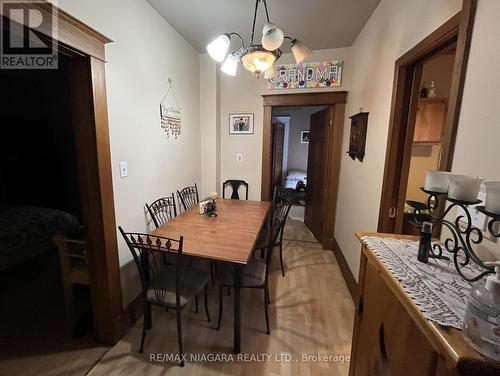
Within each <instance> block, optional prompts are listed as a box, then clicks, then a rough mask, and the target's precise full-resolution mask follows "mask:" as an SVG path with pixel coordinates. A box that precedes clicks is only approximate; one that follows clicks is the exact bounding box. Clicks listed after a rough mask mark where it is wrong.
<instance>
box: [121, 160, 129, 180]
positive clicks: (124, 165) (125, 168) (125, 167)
mask: <svg viewBox="0 0 500 376" xmlns="http://www.w3.org/2000/svg"><path fill="white" fill-rule="evenodd" d="M127 176H128V164H127V162H120V177H121V178H126V177H127Z"/></svg>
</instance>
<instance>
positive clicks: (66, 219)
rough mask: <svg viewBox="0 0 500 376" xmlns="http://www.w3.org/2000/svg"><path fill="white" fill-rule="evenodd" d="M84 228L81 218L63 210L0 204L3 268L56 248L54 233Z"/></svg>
mask: <svg viewBox="0 0 500 376" xmlns="http://www.w3.org/2000/svg"><path fill="white" fill-rule="evenodd" d="M81 232H82V227H81V225H80V223H79V221H78V219H77V218H76V217H75V216H73V215H71V214H69V213H66V212H64V211H61V210H55V209H48V208H41V207H36V206H17V205H1V204H0V270H4V269H7V268H9V267H11V266H14V265H16V264H19V263H22V262H24V261H27V260H29V259H31V258H33V257H35V256H37V255H40V254H43V253H45V252H47V251H49V250H50V249H53V248H54V245H53V243H52V237H53V236H54V235H57V234H67V235H69V236H75V235H78V234H80V233H81Z"/></svg>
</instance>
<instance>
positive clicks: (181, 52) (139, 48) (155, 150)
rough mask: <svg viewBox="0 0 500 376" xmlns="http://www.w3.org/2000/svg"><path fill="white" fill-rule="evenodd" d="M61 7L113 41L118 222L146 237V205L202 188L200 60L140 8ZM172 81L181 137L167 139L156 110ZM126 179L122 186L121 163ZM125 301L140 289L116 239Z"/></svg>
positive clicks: (125, 4)
mask: <svg viewBox="0 0 500 376" xmlns="http://www.w3.org/2000/svg"><path fill="white" fill-rule="evenodd" d="M59 6H60V7H61V8H62V9H63V10H66V11H67V12H69V13H70V14H72V15H73V16H75V17H76V18H79V19H80V20H82V21H83V22H85V23H86V24H88V25H89V26H91V27H93V28H95V29H96V30H98V31H100V32H101V33H103V34H105V35H106V36H108V37H109V38H111V39H112V40H113V43H110V44H109V45H108V46H107V47H106V59H107V63H106V84H107V94H108V113H109V129H110V141H111V163H112V170H113V186H114V195H115V208H116V222H117V224H119V225H122V226H123V227H124V228H125V229H126V230H127V229H128V230H134V231H143V230H146V224H145V218H144V212H143V207H144V203H145V202H148V201H152V200H154V199H156V198H158V197H160V196H162V195H166V194H169V193H171V192H172V191H174V190H175V189H177V188H179V187H182V186H184V185H187V184H192V183H193V182H194V181H198V182H199V181H200V116H199V111H200V94H199V90H200V86H199V85H200V79H199V55H198V53H197V52H196V51H195V50H194V49H193V48H192V47H191V46H190V45H189V44H188V43H186V41H184V39H182V38H181V37H180V36H179V35H178V34H177V33H176V32H175V31H174V30H173V29H172V28H171V27H170V26H169V25H168V24H167V23H166V22H165V21H164V20H163V18H161V17H160V16H159V15H158V14H157V13H156V11H154V10H153V9H152V8H151V7H150V6H149V4H148V3H146V2H145V1H142V0H141V1H136V0H121V1H120V2H119V4H118V2H117V1H113V0H60V1H59ZM169 77H171V78H172V79H173V80H174V85H175V92H176V95H177V98H178V100H179V103H180V105H181V106H182V108H183V113H182V116H183V117H182V135H181V136H180V138H179V139H178V140H174V139H172V138H171V139H170V140H167V139H166V137H165V134H164V132H163V130H162V129H161V128H160V123H159V115H158V106H159V102H160V100H161V98H162V97H163V95H164V94H165V92H166V89H167V88H168V78H169ZM120 161H127V162H128V168H129V176H128V177H127V178H124V179H121V178H120V176H119V169H118V167H119V162H120ZM119 256H120V266H121V268H122V274H121V277H122V278H121V280H122V287H123V302H124V304H127V303H128V302H129V301H130V300H131V299H133V298H135V297H136V296H137V295H138V293H139V291H140V290H139V289H140V283H139V281H138V278H137V273H136V270H135V265H133V264H132V258H131V255H130V251H129V250H128V249H127V248H126V246H125V244H124V242H123V240H122V239H119Z"/></svg>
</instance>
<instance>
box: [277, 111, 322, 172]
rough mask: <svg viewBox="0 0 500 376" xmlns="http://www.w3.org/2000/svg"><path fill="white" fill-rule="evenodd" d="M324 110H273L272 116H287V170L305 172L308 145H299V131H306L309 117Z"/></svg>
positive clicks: (309, 121)
mask: <svg viewBox="0 0 500 376" xmlns="http://www.w3.org/2000/svg"><path fill="white" fill-rule="evenodd" d="M323 108H325V107H324V106H322V107H321V106H320V107H277V108H274V109H273V116H289V117H290V118H289V119H290V127H289V137H288V145H287V146H288V148H287V149H288V150H287V151H288V154H287V169H285V170H284V172H285V173H286V171H290V170H300V171H307V159H308V151H309V144H307V143H305V144H303V143H301V142H300V140H301V131H308V130H309V128H310V123H311V115H312V114H314V113H315V112H318V111H320V110H322V109H323Z"/></svg>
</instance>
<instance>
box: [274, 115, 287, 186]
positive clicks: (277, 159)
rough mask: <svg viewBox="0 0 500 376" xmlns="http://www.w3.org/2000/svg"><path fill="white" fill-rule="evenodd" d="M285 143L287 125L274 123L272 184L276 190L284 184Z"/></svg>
mask: <svg viewBox="0 0 500 376" xmlns="http://www.w3.org/2000/svg"><path fill="white" fill-rule="evenodd" d="M284 141H285V124H283V123H280V122H276V123H273V170H272V178H271V184H272V187H271V188H272V189H273V190H274V187H275V186H280V187H281V185H282V183H283V149H284Z"/></svg>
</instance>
